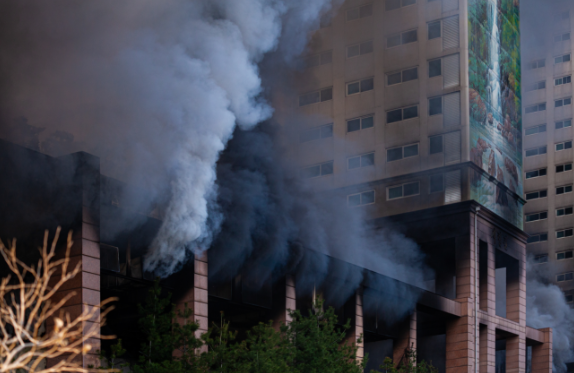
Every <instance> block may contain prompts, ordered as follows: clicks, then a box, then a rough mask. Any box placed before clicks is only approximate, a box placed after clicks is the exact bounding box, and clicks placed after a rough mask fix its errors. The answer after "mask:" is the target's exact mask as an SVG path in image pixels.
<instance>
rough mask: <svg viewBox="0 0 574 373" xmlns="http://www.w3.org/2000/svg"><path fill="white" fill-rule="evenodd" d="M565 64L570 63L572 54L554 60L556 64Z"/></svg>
mask: <svg viewBox="0 0 574 373" xmlns="http://www.w3.org/2000/svg"><path fill="white" fill-rule="evenodd" d="M563 62H570V53H568V54H565V55H563V56H559V57H555V58H554V63H555V64H559V63H563Z"/></svg>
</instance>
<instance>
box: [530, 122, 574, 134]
mask: <svg viewBox="0 0 574 373" xmlns="http://www.w3.org/2000/svg"><path fill="white" fill-rule="evenodd" d="M568 127H572V119H566V120H561V121H559V122H555V123H554V128H555V129H557V130H559V129H561V128H568ZM524 132H525V134H526V136H530V135H536V134H538V133H544V132H546V124H539V125H537V126H533V127H529V128H526V129H525V130H524Z"/></svg>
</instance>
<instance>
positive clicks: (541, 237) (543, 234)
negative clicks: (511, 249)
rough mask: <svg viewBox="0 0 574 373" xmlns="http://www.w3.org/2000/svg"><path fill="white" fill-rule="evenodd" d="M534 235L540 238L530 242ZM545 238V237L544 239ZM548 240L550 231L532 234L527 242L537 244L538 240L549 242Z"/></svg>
mask: <svg viewBox="0 0 574 373" xmlns="http://www.w3.org/2000/svg"><path fill="white" fill-rule="evenodd" d="M543 236H545V237H543ZM533 237H538V239H537V240H536V241H530V242H529V240H530V239H531V238H533ZM543 238H544V239H543ZM547 241H548V232H540V233H536V234H531V235H530V236H529V237H528V238H527V240H526V243H527V244H535V243H538V242H547Z"/></svg>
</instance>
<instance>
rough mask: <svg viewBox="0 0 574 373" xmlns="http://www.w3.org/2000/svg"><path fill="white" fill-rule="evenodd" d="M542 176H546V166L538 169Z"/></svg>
mask: <svg viewBox="0 0 574 373" xmlns="http://www.w3.org/2000/svg"><path fill="white" fill-rule="evenodd" d="M538 172H539V174H540V176H546V169H545V168H541V169H540V170H538Z"/></svg>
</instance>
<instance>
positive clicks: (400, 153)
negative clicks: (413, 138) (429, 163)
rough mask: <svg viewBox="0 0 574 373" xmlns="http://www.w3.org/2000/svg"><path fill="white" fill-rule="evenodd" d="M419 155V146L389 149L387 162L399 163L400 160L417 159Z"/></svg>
mask: <svg viewBox="0 0 574 373" xmlns="http://www.w3.org/2000/svg"><path fill="white" fill-rule="evenodd" d="M417 155H419V144H412V145H406V146H401V147H398V148H392V149H387V162H392V161H398V160H399V159H403V158H409V157H415V156H417Z"/></svg>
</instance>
